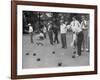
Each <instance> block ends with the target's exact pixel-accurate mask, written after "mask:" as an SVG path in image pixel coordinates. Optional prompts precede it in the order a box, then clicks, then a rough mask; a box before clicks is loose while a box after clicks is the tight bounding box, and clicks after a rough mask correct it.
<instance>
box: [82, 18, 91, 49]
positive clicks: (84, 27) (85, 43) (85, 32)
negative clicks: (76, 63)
mask: <svg viewBox="0 0 100 80" xmlns="http://www.w3.org/2000/svg"><path fill="white" fill-rule="evenodd" d="M81 18H82V22H81V28H82V31H83V35H84V39H83V43H82V44H83V48H82V50H83V51H88V50H89V49H88V23H87V21H86V19H85V16H82V17H81Z"/></svg>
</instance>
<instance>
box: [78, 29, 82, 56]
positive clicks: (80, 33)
mask: <svg viewBox="0 0 100 80" xmlns="http://www.w3.org/2000/svg"><path fill="white" fill-rule="evenodd" d="M82 42H83V32H82V31H81V32H79V33H78V34H77V54H78V55H79V56H80V55H81V46H82Z"/></svg>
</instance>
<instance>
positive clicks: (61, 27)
mask: <svg viewBox="0 0 100 80" xmlns="http://www.w3.org/2000/svg"><path fill="white" fill-rule="evenodd" d="M66 31H67V26H66V25H65V24H62V25H60V33H66Z"/></svg>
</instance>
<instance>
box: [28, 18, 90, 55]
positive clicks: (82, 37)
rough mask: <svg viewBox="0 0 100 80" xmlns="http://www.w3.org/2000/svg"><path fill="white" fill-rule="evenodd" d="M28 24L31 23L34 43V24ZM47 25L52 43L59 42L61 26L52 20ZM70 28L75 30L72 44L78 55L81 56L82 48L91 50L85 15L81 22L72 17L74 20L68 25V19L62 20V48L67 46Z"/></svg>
mask: <svg viewBox="0 0 100 80" xmlns="http://www.w3.org/2000/svg"><path fill="white" fill-rule="evenodd" d="M28 25H29V32H30V40H31V42H32V43H33V30H32V26H31V24H28ZM47 26H48V27H47V31H48V36H49V40H50V44H51V45H53V44H54V43H57V44H59V39H58V32H59V27H58V26H57V25H56V24H55V23H54V24H53V23H52V21H49V23H48V24H47ZM69 28H70V29H71V30H72V32H73V40H72V43H71V45H72V46H73V47H74V49H76V50H77V54H76V56H80V55H81V51H82V50H86V51H88V50H89V47H88V46H87V44H88V43H89V42H88V22H87V21H86V19H85V17H84V16H82V21H81V24H80V23H79V21H78V20H77V19H76V17H75V16H74V17H72V21H71V23H70V24H69V25H68V21H64V20H61V21H60V34H61V43H62V48H67V41H66V32H67V29H69ZM53 34H54V39H53ZM45 37H46V35H45ZM82 46H83V47H82ZM81 49H82V50H81Z"/></svg>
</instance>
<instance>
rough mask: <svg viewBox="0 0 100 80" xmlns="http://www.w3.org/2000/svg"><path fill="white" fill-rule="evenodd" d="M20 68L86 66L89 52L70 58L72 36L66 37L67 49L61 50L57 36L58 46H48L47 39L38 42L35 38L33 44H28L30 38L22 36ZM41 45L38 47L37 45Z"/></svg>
mask: <svg viewBox="0 0 100 80" xmlns="http://www.w3.org/2000/svg"><path fill="white" fill-rule="evenodd" d="M22 38H23V39H22V67H23V69H28V68H49V67H67V66H68V67H69V66H70V67H72V66H73V67H74V66H88V65H89V52H82V55H81V56H79V57H76V58H72V55H73V49H72V48H71V47H70V43H71V41H72V34H70V33H69V34H67V35H66V40H67V48H66V49H63V48H61V47H62V46H61V40H60V34H59V41H60V43H59V44H54V45H50V43H49V38H48V35H47V38H46V39H44V40H42V41H39V40H37V38H36V36H35V35H34V36H33V39H34V43H31V42H30V36H29V35H28V34H27V35H23V37H22ZM39 42H40V43H43V45H39V44H37V43H39Z"/></svg>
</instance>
